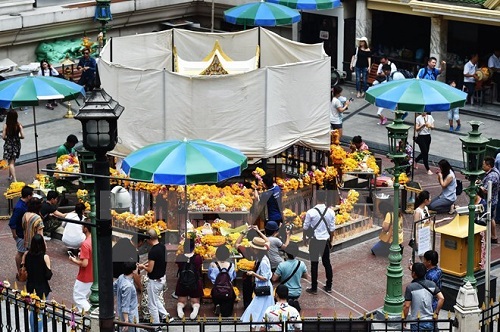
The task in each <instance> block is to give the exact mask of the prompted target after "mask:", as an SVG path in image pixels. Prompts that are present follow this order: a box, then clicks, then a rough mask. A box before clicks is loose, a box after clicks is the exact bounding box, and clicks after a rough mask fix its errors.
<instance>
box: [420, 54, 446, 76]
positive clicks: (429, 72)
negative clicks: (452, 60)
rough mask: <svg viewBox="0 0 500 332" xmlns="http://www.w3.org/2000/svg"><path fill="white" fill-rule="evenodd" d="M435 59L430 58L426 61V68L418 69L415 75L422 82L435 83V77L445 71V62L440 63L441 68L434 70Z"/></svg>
mask: <svg viewBox="0 0 500 332" xmlns="http://www.w3.org/2000/svg"><path fill="white" fill-rule="evenodd" d="M436 65H437V59H436V58H435V57H433V56H432V57H430V58H429V60H428V61H427V66H425V67H423V68H420V70H419V71H418V74H417V78H419V79H422V80H431V81H436V80H437V77H438V76H439V75H440V74H441V73H442V72H443V71H444V70H445V69H446V62H445V61H441V68H436Z"/></svg>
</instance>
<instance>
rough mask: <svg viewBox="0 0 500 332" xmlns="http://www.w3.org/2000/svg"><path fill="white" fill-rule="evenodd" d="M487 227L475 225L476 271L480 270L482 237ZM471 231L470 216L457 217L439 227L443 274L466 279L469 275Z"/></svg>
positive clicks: (440, 260) (440, 262)
mask: <svg viewBox="0 0 500 332" xmlns="http://www.w3.org/2000/svg"><path fill="white" fill-rule="evenodd" d="M485 230H486V227H485V226H481V225H477V224H474V271H478V270H479V269H480V267H479V263H480V261H481V235H480V234H479V233H480V232H483V231H485ZM468 231H469V215H467V214H465V215H458V214H457V215H456V216H455V218H454V219H453V220H452V221H451V222H450V223H449V224H447V225H445V226H441V227H437V228H436V229H435V232H436V233H440V234H441V253H440V257H439V258H440V259H439V265H440V267H441V269H442V270H443V272H445V273H448V274H451V275H454V276H457V277H465V275H466V273H467V236H468Z"/></svg>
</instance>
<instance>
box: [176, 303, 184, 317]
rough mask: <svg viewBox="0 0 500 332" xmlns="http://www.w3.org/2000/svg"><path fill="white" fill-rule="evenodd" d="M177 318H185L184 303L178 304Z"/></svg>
mask: <svg viewBox="0 0 500 332" xmlns="http://www.w3.org/2000/svg"><path fill="white" fill-rule="evenodd" d="M177 316H178V317H179V318H180V319H183V318H184V304H183V303H177Z"/></svg>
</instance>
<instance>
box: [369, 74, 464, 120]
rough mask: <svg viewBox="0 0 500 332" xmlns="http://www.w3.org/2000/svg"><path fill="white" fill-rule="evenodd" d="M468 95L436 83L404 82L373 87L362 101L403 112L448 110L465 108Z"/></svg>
mask: <svg viewBox="0 0 500 332" xmlns="http://www.w3.org/2000/svg"><path fill="white" fill-rule="evenodd" d="M466 98H467V94H466V93H465V92H463V91H461V90H459V89H456V88H454V87H452V86H450V85H447V84H445V83H442V82H439V81H431V80H421V79H404V80H397V81H391V82H387V83H383V84H378V85H374V86H372V87H371V88H369V89H368V91H366V96H365V99H366V100H367V101H368V102H370V103H372V104H374V105H375V106H378V107H383V108H387V109H390V110H399V111H405V112H416V113H420V112H424V111H425V112H439V111H448V110H450V109H453V108H456V107H462V106H464V105H465V101H466Z"/></svg>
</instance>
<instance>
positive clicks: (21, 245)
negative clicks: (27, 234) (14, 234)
mask: <svg viewBox="0 0 500 332" xmlns="http://www.w3.org/2000/svg"><path fill="white" fill-rule="evenodd" d="M16 248H17V251H18V252H20V253H24V252H26V251H27V250H26V248H25V247H24V239H21V238H20V237H18V238H17V239H16Z"/></svg>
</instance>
